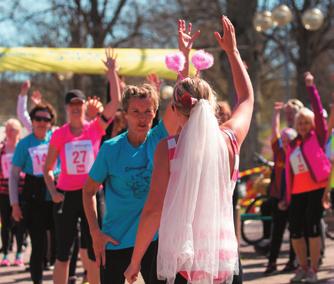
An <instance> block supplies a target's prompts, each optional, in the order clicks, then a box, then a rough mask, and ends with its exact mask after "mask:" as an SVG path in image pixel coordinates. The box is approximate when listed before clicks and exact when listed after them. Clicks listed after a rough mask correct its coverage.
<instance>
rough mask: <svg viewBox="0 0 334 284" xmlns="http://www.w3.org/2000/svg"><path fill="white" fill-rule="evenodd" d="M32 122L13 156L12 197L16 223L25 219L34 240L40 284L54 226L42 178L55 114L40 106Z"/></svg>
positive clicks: (34, 275)
mask: <svg viewBox="0 0 334 284" xmlns="http://www.w3.org/2000/svg"><path fill="white" fill-rule="evenodd" d="M30 118H31V122H32V133H31V134H30V135H28V136H26V137H25V138H23V139H22V140H21V141H20V142H19V143H18V144H17V147H16V149H15V152H14V156H13V160H12V169H11V174H10V176H9V195H10V203H11V205H12V210H13V212H12V215H13V218H14V220H15V221H17V222H19V221H21V220H22V219H23V220H24V222H25V224H26V226H27V229H28V232H29V235H30V239H31V256H30V275H31V279H32V281H33V283H35V284H37V283H38V284H39V283H42V278H43V267H44V257H45V252H46V231H47V229H48V228H49V226H50V223H52V222H53V221H52V220H53V218H52V202H51V197H50V195H49V194H48V191H47V188H46V185H45V182H44V178H43V165H44V161H45V158H46V153H47V150H48V147H49V142H50V138H51V127H52V125H54V123H55V120H56V113H55V111H54V109H53V108H52V106H51V105H49V104H39V105H36V106H35V107H34V108H33V109H32V110H31V112H30ZM54 169H56V168H54ZM21 172H24V173H25V174H26V176H25V181H24V186H23V192H22V206H20V205H19V198H18V196H19V195H18V186H19V179H20V173H21ZM55 173H57V169H56V171H55Z"/></svg>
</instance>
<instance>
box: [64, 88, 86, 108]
mask: <svg viewBox="0 0 334 284" xmlns="http://www.w3.org/2000/svg"><path fill="white" fill-rule="evenodd" d="M85 100H86V96H85V95H84V93H83V92H82V91H80V90H77V89H75V90H70V91H68V92H67V93H66V95H65V104H66V105H67V104H69V103H72V102H75V101H81V102H84V101H85Z"/></svg>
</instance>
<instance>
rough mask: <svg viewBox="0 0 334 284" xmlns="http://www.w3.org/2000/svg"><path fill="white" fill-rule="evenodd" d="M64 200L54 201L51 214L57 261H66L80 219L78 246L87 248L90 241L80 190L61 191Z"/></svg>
mask: <svg viewBox="0 0 334 284" xmlns="http://www.w3.org/2000/svg"><path fill="white" fill-rule="evenodd" d="M58 191H59V192H61V193H63V194H64V201H63V202H62V203H55V204H54V207H53V214H54V220H55V227H56V257H57V260H59V261H68V260H69V256H70V255H71V253H72V251H71V250H72V249H73V243H74V241H75V238H76V236H77V224H78V220H80V247H81V248H87V246H88V242H91V241H92V240H91V236H90V233H89V228H88V223H87V219H86V215H85V213H84V209H83V203H82V190H81V189H79V190H75V191H62V190H59V189H58Z"/></svg>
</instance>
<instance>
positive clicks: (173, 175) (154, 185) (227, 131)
mask: <svg viewBox="0 0 334 284" xmlns="http://www.w3.org/2000/svg"><path fill="white" fill-rule="evenodd" d="M222 26H223V30H224V36H223V37H221V36H220V34H219V33H217V32H216V33H215V36H216V38H217V40H218V43H219V45H220V46H221V48H222V49H223V50H224V51H225V52H226V54H227V56H228V59H229V63H230V65H231V70H232V74H233V79H234V85H235V89H236V93H237V96H238V103H237V105H236V106H235V109H234V112H233V114H232V117H231V119H230V120H228V121H226V122H225V123H223V124H222V126H221V127H219V125H218V121H217V119H216V117H215V113H214V110H215V96H214V92H213V91H212V89H211V87H210V86H209V84H208V83H207V82H205V81H204V80H202V79H200V78H198V77H196V78H185V79H183V80H181V81H179V82H178V83H177V84H176V86H175V88H174V95H173V106H174V111H175V112H176V114H177V117H178V122H177V123H178V124H179V126H180V127H181V128H182V130H181V132H180V134H179V135H178V136H176V137H170V138H168V139H166V140H164V141H162V142H161V143H160V144H159V145H158V147H157V150H156V153H155V161H154V169H153V175H152V180H151V188H150V193H149V196H148V199H147V201H146V204H145V207H144V209H143V212H142V216H141V219H140V224H139V227H138V232H137V239H136V244H135V248H134V251H133V255H132V259H131V263H130V265H129V267H128V269H127V270H126V272H125V277H126V279H127V281H128V282H129V283H133V282H134V281H135V280H136V279H137V276H138V273H139V271H140V263H141V259H142V257H143V255H144V253H145V251H146V249H147V248H148V246H149V244H150V243H151V241H152V239H153V237H154V234H155V233H156V231H157V230H158V229H159V246H158V260H157V273H158V277H159V279H161V280H167V283H174V281H175V278H176V275H177V274H178V273H180V274H181V275H182V276H183V277H184V278H185V279H186V280H185V282H187V281H188V282H189V283H232V281H233V276H234V275H236V274H238V244H237V240H236V237H235V233H234V225H233V211H232V194H233V189H234V185H235V180H236V176H237V169H238V162H239V155H238V153H239V146H240V145H241V143H242V142H243V140H244V139H245V136H246V134H247V132H248V129H249V125H250V121H251V116H252V112H253V100H254V98H253V89H252V86H251V82H250V79H249V76H248V74H247V71H246V69H245V67H244V64H243V62H242V60H241V57H240V54H239V52H238V50H237V45H236V39H235V32H234V27H233V25H232V24H231V22H230V21H229V20H228V19H227V18H226V17H222Z"/></svg>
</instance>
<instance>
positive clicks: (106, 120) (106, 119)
mask: <svg viewBox="0 0 334 284" xmlns="http://www.w3.org/2000/svg"><path fill="white" fill-rule="evenodd" d="M97 115H98V116H99V117H100V118H101V119H102V121H103V122H105V123H108V122H109V120H110V119H109V118H107V117H106V116H105V115H104V114H103V113H101V112H99V113H98V114H97Z"/></svg>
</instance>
